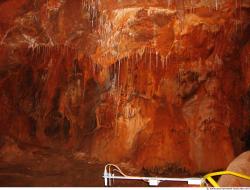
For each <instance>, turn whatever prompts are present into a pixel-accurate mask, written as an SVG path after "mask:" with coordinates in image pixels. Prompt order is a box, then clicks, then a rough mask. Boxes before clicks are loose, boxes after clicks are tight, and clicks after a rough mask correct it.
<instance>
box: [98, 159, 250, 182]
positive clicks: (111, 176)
mask: <svg viewBox="0 0 250 190" xmlns="http://www.w3.org/2000/svg"><path fill="white" fill-rule="evenodd" d="M112 168H113V169H112ZM115 172H117V173H119V174H120V175H115ZM221 175H233V176H236V177H240V178H243V179H247V180H250V176H247V175H244V174H241V173H237V172H232V171H219V172H213V173H209V174H207V175H205V176H204V177H203V178H167V177H140V176H129V175H126V174H125V173H123V172H122V170H121V169H120V168H119V167H118V166H117V165H115V164H107V165H106V166H105V169H104V174H103V178H104V182H105V186H111V185H112V182H114V180H115V179H120V180H142V181H145V182H147V183H148V184H149V186H158V185H159V183H161V182H163V181H176V182H177V181H179V182H187V183H188V184H189V185H199V186H200V187H204V186H205V185H207V183H206V181H208V182H209V183H210V184H211V185H212V186H213V187H220V186H219V184H218V183H217V182H216V181H215V180H214V179H213V177H214V176H221Z"/></svg>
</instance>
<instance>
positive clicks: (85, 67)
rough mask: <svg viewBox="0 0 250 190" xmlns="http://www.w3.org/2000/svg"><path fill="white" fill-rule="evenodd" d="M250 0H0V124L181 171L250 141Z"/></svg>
mask: <svg viewBox="0 0 250 190" xmlns="http://www.w3.org/2000/svg"><path fill="white" fill-rule="evenodd" d="M249 21H250V2H249V1H248V0H239V1H235V0H220V1H216V0H193V1H192V0H183V1H178V0H166V1H162V0H151V1H147V0H133V1H132V0H126V1H125V0H124V1H121V0H120V1H118V0H83V1H81V0H74V1H70V0H47V1H45V0H36V1H28V0H22V1H20V0H5V1H2V2H0V90H1V93H0V107H1V109H0V134H1V136H2V137H4V136H10V137H11V138H14V139H15V140H16V141H17V142H21V143H28V144H34V145H39V146H42V147H50V148H55V149H60V150H61V149H62V150H64V149H70V150H72V151H79V150H81V151H84V152H85V153H86V154H88V155H89V156H90V157H92V158H93V159H98V160H99V161H101V162H114V163H121V162H128V163H130V164H132V165H133V166H134V167H137V168H139V169H146V170H149V171H154V172H155V171H156V172H158V173H161V172H162V171H168V170H171V169H181V171H185V172H189V173H198V172H209V171H214V170H218V169H225V168H226V167H227V165H228V164H229V163H230V161H232V159H233V158H234V157H235V156H237V155H238V154H240V153H241V152H243V151H244V150H246V149H249V148H250V142H249V140H248V139H249V138H250V122H249V119H250V103H249V102H250V67H249V64H250V22H249Z"/></svg>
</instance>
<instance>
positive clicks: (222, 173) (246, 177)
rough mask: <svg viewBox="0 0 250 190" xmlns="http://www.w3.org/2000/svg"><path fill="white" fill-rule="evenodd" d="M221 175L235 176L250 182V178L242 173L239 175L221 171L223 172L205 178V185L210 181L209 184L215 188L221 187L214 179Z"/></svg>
mask: <svg viewBox="0 0 250 190" xmlns="http://www.w3.org/2000/svg"><path fill="white" fill-rule="evenodd" d="M219 175H233V176H236V177H240V178H243V179H247V180H250V176H247V175H244V174H240V173H237V172H232V171H221V172H214V173H210V174H207V175H205V176H204V177H203V184H202V185H204V183H205V181H206V180H207V181H209V183H210V184H211V185H212V186H213V187H220V186H219V184H218V183H217V182H216V181H215V180H214V179H213V178H212V177H214V176H219Z"/></svg>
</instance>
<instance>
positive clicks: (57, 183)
mask: <svg viewBox="0 0 250 190" xmlns="http://www.w3.org/2000/svg"><path fill="white" fill-rule="evenodd" d="M14 152H15V154H14V153H13V155H11V154H12V153H11V152H8V155H5V157H4V159H3V158H1V160H0V186H1V187H103V186H104V181H103V178H102V175H103V169H104V164H100V163H98V162H89V161H87V160H84V159H80V160H79V159H75V158H74V156H72V154H71V153H69V152H55V151H54V150H53V151H52V150H47V149H36V150H34V151H28V152H25V151H24V152H18V153H17V152H16V151H14ZM31 152H32V153H31ZM113 186H114V187H147V183H145V182H143V181H124V180H123V181H115V183H114V185H113ZM160 186H162V187H173V186H179V187H180V186H181V187H183V186H187V185H186V184H183V183H174V182H173V183H169V182H168V183H161V184H160Z"/></svg>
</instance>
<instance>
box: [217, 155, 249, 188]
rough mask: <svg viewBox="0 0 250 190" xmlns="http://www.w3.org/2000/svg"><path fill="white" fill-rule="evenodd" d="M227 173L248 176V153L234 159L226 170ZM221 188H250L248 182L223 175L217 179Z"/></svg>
mask: <svg viewBox="0 0 250 190" xmlns="http://www.w3.org/2000/svg"><path fill="white" fill-rule="evenodd" d="M227 170H228V171H233V172H237V173H240V174H245V175H248V176H250V151H247V152H244V153H242V154H241V155H240V156H238V157H237V158H236V159H234V160H233V161H232V162H231V163H230V164H229V166H228V168H227ZM219 185H220V186H221V187H250V181H249V180H246V179H242V178H239V177H234V176H231V175H224V176H222V177H221V178H220V179H219Z"/></svg>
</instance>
